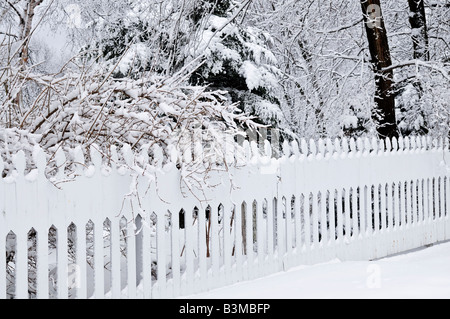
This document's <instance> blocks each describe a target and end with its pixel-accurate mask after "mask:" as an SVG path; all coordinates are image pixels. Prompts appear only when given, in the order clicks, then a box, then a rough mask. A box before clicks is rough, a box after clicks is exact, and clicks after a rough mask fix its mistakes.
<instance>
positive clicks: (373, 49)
mask: <svg viewBox="0 0 450 319" xmlns="http://www.w3.org/2000/svg"><path fill="white" fill-rule="evenodd" d="M361 8H362V11H363V17H364V22H365V25H366V33H367V40H368V42H369V50H370V56H371V61H372V64H373V68H374V72H375V86H376V88H375V99H374V102H375V109H374V110H373V112H372V117H373V120H374V121H375V123H376V126H377V132H378V135H379V136H380V137H382V138H385V137H394V136H395V137H396V136H398V132H397V123H396V118H395V97H394V94H393V92H392V86H393V70H392V69H390V70H388V71H385V70H384V69H385V68H388V67H390V66H391V65H392V60H391V55H390V49H389V43H388V38H387V33H386V28H385V25H384V20H383V15H382V12H381V5H380V0H361Z"/></svg>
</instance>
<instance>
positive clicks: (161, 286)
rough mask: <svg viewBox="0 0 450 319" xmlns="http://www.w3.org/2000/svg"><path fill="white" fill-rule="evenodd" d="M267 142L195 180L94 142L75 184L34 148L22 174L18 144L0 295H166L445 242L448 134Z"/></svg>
mask: <svg viewBox="0 0 450 319" xmlns="http://www.w3.org/2000/svg"><path fill="white" fill-rule="evenodd" d="M261 144H263V145H265V147H264V152H262V153H261V152H260V151H258V147H257V146H256V144H253V145H247V150H248V152H247V154H246V156H247V157H246V159H245V160H244V162H243V163H237V164H245V165H234V166H229V167H227V169H226V170H225V169H223V170H217V171H215V170H212V171H211V172H210V173H209V179H208V181H207V184H205V185H208V187H204V188H203V189H201V190H199V189H196V188H195V187H191V186H192V185H189V183H183V180H182V179H181V177H182V175H183V174H184V173H183V171H182V170H180V169H178V168H177V166H176V163H174V162H173V163H172V162H169V163H166V164H165V165H162V164H161V162H158V163H156V164H153V163H148V162H142V161H141V160H138V159H136V158H135V157H133V156H131V155H130V154H129V152H126V153H127V154H128V155H126V154H124V158H125V160H126V161H127V163H128V164H129V165H128V167H130V166H133V165H137V163H138V162H139V163H138V164H139V165H140V166H139V167H140V168H141V172H140V174H137V173H136V170H133V171H131V170H128V169H127V168H126V167H119V166H114V165H113V166H112V167H111V166H109V167H105V165H104V164H103V163H102V157H101V156H100V154H98V153H96V151H95V147H93V149H92V152H91V156H90V158H91V159H92V162H93V163H92V165H91V166H87V165H79V167H78V168H77V174H78V175H80V176H78V177H77V178H76V179H74V180H73V181H70V182H67V180H66V176H65V172H64V167H63V166H64V165H59V166H60V168H59V172H58V173H57V174H56V175H55V176H54V177H53V178H52V179H49V178H48V177H47V176H45V174H44V172H45V167H46V162H45V158H44V157H43V154H42V151H41V150H39V149H36V152H35V153H34V163H35V169H34V170H28V171H27V173H25V171H26V164H25V163H26V159H25V155H24V153H23V152H19V153H18V154H17V155H16V156H15V160H14V166H15V171H14V172H13V173H11V174H10V176H8V177H5V178H1V179H0V209H1V211H0V299H5V298H171V297H178V296H184V295H188V294H192V293H198V292H202V291H206V290H209V289H212V288H217V287H221V286H224V285H228V284H232V283H235V282H239V281H243V280H249V279H253V278H257V277H263V276H266V275H269V274H272V273H275V272H278V271H281V270H287V269H289V268H290V267H293V266H296V265H301V264H313V263H317V262H323V261H329V260H332V259H334V258H339V259H341V260H369V259H374V258H380V257H384V256H387V255H389V254H394V253H398V252H402V251H405V250H408V249H412V248H416V247H421V246H424V245H428V244H431V243H435V242H439V241H442V240H448V239H450V218H449V210H450V209H449V208H450V174H449V163H450V154H449V151H448V143H444V142H443V141H436V140H430V139H425V138H423V139H422V138H417V139H416V138H413V139H408V138H406V139H400V140H392V141H391V140H385V141H378V140H373V141H369V140H356V141H355V140H348V141H347V140H345V139H344V140H336V141H330V140H323V141H322V140H321V141H318V142H317V143H316V142H313V141H311V142H310V143H307V142H306V141H302V142H301V143H300V145H298V144H297V143H296V142H293V143H284V145H283V155H282V156H281V157H280V158H277V159H275V158H272V157H271V156H270V155H271V150H270V147H268V143H267V142H266V143H264V141H263V143H261ZM265 154H267V156H266V155H265ZM59 158H60V159H59V161H60V164H63V163H64V158H61V156H59ZM86 167H87V168H86ZM0 170H1V171H3V163H2V162H0ZM55 184H56V185H57V186H58V187H55Z"/></svg>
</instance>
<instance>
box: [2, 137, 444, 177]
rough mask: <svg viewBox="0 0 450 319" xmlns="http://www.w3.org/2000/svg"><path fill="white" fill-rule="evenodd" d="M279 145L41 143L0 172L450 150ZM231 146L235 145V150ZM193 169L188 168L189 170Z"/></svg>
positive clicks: (379, 144) (411, 144)
mask: <svg viewBox="0 0 450 319" xmlns="http://www.w3.org/2000/svg"><path fill="white" fill-rule="evenodd" d="M277 144H278V143H276V145H275V146H273V145H272V144H271V142H270V141H269V140H267V139H264V140H260V141H259V143H257V142H256V141H248V140H244V141H243V142H242V143H239V144H238V143H224V144H223V145H222V146H221V147H222V151H221V152H218V153H217V155H216V157H215V158H211V157H203V147H204V146H202V145H201V143H194V144H193V145H192V146H191V145H189V146H188V147H183V148H182V149H181V148H180V147H177V146H175V145H169V146H168V147H167V150H168V156H166V157H165V156H164V155H163V150H162V148H161V147H160V146H159V145H154V146H153V147H152V148H151V149H149V148H143V149H142V150H141V152H134V151H133V150H132V148H131V146H130V145H128V144H124V146H123V147H122V148H121V149H120V150H117V148H116V147H115V146H112V147H111V148H110V149H109V154H105V153H102V152H101V151H100V148H99V147H98V146H97V145H95V144H92V145H91V146H90V148H89V152H86V151H84V150H83V149H82V148H81V147H79V146H78V147H76V148H73V149H70V150H68V151H66V152H65V151H63V150H61V149H59V150H58V151H57V152H56V153H55V154H53V156H49V155H48V154H46V153H45V151H44V150H43V149H42V148H41V147H39V146H38V145H35V146H34V149H33V152H32V154H31V156H26V155H25V152H24V151H18V152H17V153H16V154H12V156H11V159H12V163H11V164H12V167H10V168H9V170H8V173H7V174H5V172H4V171H5V169H6V168H7V167H6V166H7V165H5V162H4V160H3V159H2V158H1V157H0V171H2V172H4V178H5V181H7V182H12V181H13V180H14V178H15V177H16V176H25V178H26V179H27V180H29V181H32V180H34V179H36V178H37V177H38V176H39V175H46V176H47V177H48V178H49V179H50V180H51V181H61V180H64V179H73V178H75V177H76V176H80V175H85V176H88V177H89V176H92V175H93V174H94V172H95V171H96V169H100V170H101V172H102V173H103V174H104V175H108V173H109V172H110V171H111V170H112V169H116V170H117V171H118V173H119V174H121V175H124V174H125V173H126V172H127V171H134V172H136V173H139V174H142V175H146V174H151V173H152V172H154V171H156V170H158V169H164V170H167V169H168V167H174V166H176V165H178V168H180V167H181V166H182V165H187V166H188V167H189V165H191V166H193V163H196V164H199V163H200V164H214V165H218V166H222V165H224V164H225V165H227V166H229V165H237V166H242V165H247V164H253V165H254V164H258V162H261V163H266V162H267V160H270V159H272V160H274V159H275V160H276V159H280V160H283V159H286V158H290V159H298V160H305V159H309V160H313V159H322V158H325V159H330V158H342V159H343V158H346V157H353V156H368V155H370V156H378V155H383V154H384V155H387V154H397V153H408V152H409V153H417V152H424V151H427V150H436V151H438V150H443V149H448V148H449V141H448V139H443V138H438V139H437V138H431V137H429V136H426V137H425V136H415V137H400V138H398V139H397V138H395V137H394V138H392V139H389V138H386V139H377V138H372V139H369V138H357V139H354V138H345V137H344V138H342V139H339V138H336V139H334V140H332V139H329V138H328V139H319V140H317V141H315V140H312V139H311V140H309V141H307V140H306V139H301V140H300V141H299V142H297V141H296V140H294V141H291V142H288V141H284V142H283V143H282V145H281V147H280V148H281V149H280V152H277V151H276V150H275V149H276V148H277ZM230 145H231V146H230ZM188 169H189V168H188Z"/></svg>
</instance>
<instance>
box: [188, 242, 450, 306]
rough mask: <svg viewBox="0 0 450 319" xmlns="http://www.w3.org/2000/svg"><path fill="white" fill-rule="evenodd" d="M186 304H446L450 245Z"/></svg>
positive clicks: (280, 278)
mask: <svg viewBox="0 0 450 319" xmlns="http://www.w3.org/2000/svg"><path fill="white" fill-rule="evenodd" d="M183 298H188V299H191V298H192V299H310V298H311V299H381V298H383V299H386V298H390V299H431V298H432V299H447V298H450V242H445V243H441V244H436V245H434V246H432V247H428V248H423V249H417V250H414V251H410V252H406V253H403V254H398V255H395V256H391V257H387V258H383V259H379V260H374V261H346V262H341V261H339V260H334V261H331V262H328V263H324V264H318V265H312V266H299V267H296V268H293V269H291V270H289V271H287V272H281V273H277V274H274V275H271V276H268V277H264V278H259V279H256V280H251V281H247V282H241V283H237V284H234V285H231V286H228V287H224V288H219V289H215V290H212V291H210V292H206V293H201V294H196V295H190V296H187V297H183Z"/></svg>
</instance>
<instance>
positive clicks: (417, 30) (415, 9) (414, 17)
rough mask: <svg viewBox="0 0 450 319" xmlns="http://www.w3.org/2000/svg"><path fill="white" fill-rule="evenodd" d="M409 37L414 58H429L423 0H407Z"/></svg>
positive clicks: (427, 59) (425, 59) (426, 59)
mask: <svg viewBox="0 0 450 319" xmlns="http://www.w3.org/2000/svg"><path fill="white" fill-rule="evenodd" d="M408 4H409V10H410V11H411V12H410V15H409V23H410V25H411V38H412V41H413V45H414V59H419V60H423V61H429V60H430V52H429V51H428V30H427V20H426V15H425V5H424V0H408Z"/></svg>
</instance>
